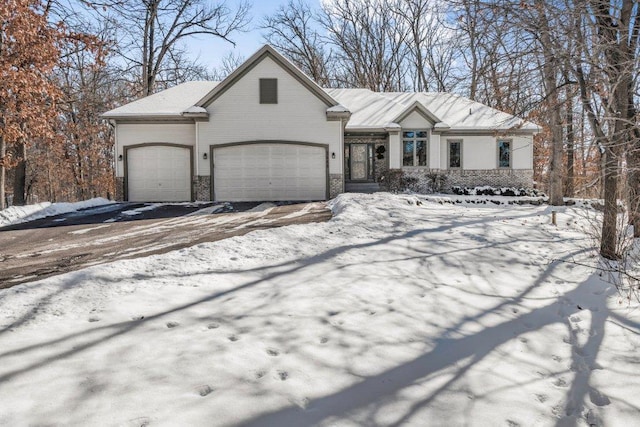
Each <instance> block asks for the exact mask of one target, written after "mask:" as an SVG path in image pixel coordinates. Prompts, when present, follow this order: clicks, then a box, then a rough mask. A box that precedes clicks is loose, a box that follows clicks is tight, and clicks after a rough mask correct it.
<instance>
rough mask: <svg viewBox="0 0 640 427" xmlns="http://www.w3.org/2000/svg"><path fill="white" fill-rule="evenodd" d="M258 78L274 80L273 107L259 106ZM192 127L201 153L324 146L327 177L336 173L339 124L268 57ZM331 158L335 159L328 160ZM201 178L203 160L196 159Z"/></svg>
mask: <svg viewBox="0 0 640 427" xmlns="http://www.w3.org/2000/svg"><path fill="white" fill-rule="evenodd" d="M260 78H277V79H278V103H277V104H260V97H259V95H260V90H259V79H260ZM208 110H209V121H208V122H202V123H200V124H199V125H198V142H199V149H200V151H201V152H204V151H207V152H208V150H209V146H210V145H218V144H228V143H234V142H243V141H259V140H272V141H278V140H280V141H300V142H312V143H319V144H327V145H329V172H330V173H336V174H339V173H342V160H341V159H342V155H341V152H342V148H341V132H342V127H341V124H340V121H327V119H326V110H327V106H326V105H325V103H324V102H322V101H321V100H320V99H318V98H317V97H316V96H315V95H314V94H313V93H311V92H310V91H309V89H307V88H306V87H305V86H303V85H302V84H301V83H300V82H298V81H297V80H296V79H295V78H294V77H293V76H291V75H290V74H289V73H288V72H287V71H286V70H284V69H283V68H281V67H280V66H279V65H278V64H277V63H276V62H274V61H273V60H272V59H271V58H269V57H266V58H265V59H264V60H262V61H261V62H260V63H258V64H257V65H256V66H255V67H254V68H253V69H251V70H250V71H249V72H248V73H247V74H245V75H244V76H243V77H242V78H241V79H240V80H238V81H236V83H235V84H234V85H233V86H231V87H230V88H228V89H227V90H226V91H225V92H224V93H223V94H222V95H220V96H219V97H218V98H217V99H216V100H215V101H213V103H212V104H211V105H210V106H209V107H208ZM331 153H336V158H335V159H332V158H331ZM197 161H198V162H200V164H199V170H200V174H201V175H209V174H210V173H211V172H210V164H209V160H203V159H202V156H201V155H199V156H197Z"/></svg>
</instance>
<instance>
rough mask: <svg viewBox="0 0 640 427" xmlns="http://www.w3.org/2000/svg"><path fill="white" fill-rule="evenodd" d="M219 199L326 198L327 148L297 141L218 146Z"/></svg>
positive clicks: (215, 165) (215, 170)
mask: <svg viewBox="0 0 640 427" xmlns="http://www.w3.org/2000/svg"><path fill="white" fill-rule="evenodd" d="M213 174H214V193H215V198H216V199H217V200H225V201H264V200H273V201H277V200H322V199H325V198H326V180H327V175H326V174H327V170H326V149H325V148H324V147H317V146H308V145H295V144H278V143H264V144H247V145H237V146H230V147H221V148H214V150H213Z"/></svg>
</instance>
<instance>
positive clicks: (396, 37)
mask: <svg viewBox="0 0 640 427" xmlns="http://www.w3.org/2000/svg"><path fill="white" fill-rule="evenodd" d="M639 7H640V6H639V4H638V2H637V1H634V0H551V1H548V0H523V1H519V2H513V1H507V0H452V1H442V0H368V1H364V0H325V1H322V2H320V4H318V3H315V2H313V3H312V2H304V1H302V0H290V1H289V3H287V4H286V5H283V6H281V7H279V8H278V9H276V10H275V11H274V12H273V13H272V14H270V15H269V16H266V17H253V21H250V18H251V17H250V6H249V5H248V4H247V3H235V4H234V5H231V4H225V3H216V2H212V1H205V0H103V1H91V0H49V1H44V0H8V1H5V5H3V6H1V7H0V14H1V15H0V19H1V21H0V25H1V28H0V37H1V38H0V61H1V62H0V72H1V73H2V76H1V77H2V82H0V85H2V86H1V88H2V89H1V91H0V102H1V103H0V159H1V166H2V167H3V168H5V169H6V170H7V178H8V180H7V182H6V187H7V188H9V189H13V198H14V199H13V200H14V203H15V202H20V201H22V198H24V197H27V196H30V195H36V196H37V197H38V198H39V199H41V200H42V199H47V200H52V201H55V200H75V199H80V198H87V197H92V196H110V195H112V194H113V171H112V163H113V158H112V156H113V149H112V144H113V141H112V137H113V136H112V130H111V128H110V127H109V125H108V124H106V123H104V122H103V121H101V120H100V119H99V117H98V115H99V114H100V113H101V112H104V111H106V110H108V109H110V108H112V107H114V106H116V105H120V104H122V103H124V102H127V101H129V100H132V99H135V98H137V97H140V96H143V95H146V94H150V93H153V92H155V91H158V90H160V89H163V88H166V87H169V86H172V85H175V84H178V83H180V82H183V81H188V80H193V79H220V78H222V77H224V76H225V75H226V74H227V73H228V72H229V71H231V70H232V69H233V68H234V67H235V66H236V65H237V64H238V63H239V62H240V59H241V58H238V57H237V56H234V55H232V54H231V55H228V56H227V57H225V59H224V61H223V66H221V67H220V68H219V69H217V70H207V69H206V67H204V66H202V65H201V64H199V63H198V62H197V61H194V60H192V59H190V56H189V55H188V54H187V53H188V51H187V45H186V43H185V42H186V41H188V40H189V38H191V37H193V36H195V35H198V36H200V37H215V38H221V39H225V40H228V41H230V42H232V40H233V35H234V34H235V33H236V32H237V31H243V30H249V29H250V28H252V27H253V28H255V27H259V28H261V30H262V32H263V35H264V38H265V41H267V42H269V43H270V44H272V45H273V46H274V47H275V48H277V49H278V50H280V51H281V52H282V53H283V54H284V55H286V56H287V57H288V58H290V59H291V60H292V61H293V62H294V63H295V64H296V65H298V66H299V67H300V68H301V69H302V70H303V71H305V72H306V73H307V74H308V75H309V76H310V77H312V78H313V79H314V80H315V81H317V82H318V83H319V84H320V85H323V86H330V87H365V88H370V89H372V90H376V91H403V90H412V91H448V92H454V93H459V94H461V95H463V96H467V97H469V98H471V99H473V100H476V101H479V102H481V103H484V104H487V105H489V106H492V107H495V108H497V109H499V110H502V111H505V112H508V113H511V114H515V115H518V116H520V117H523V118H526V119H528V120H530V121H533V122H535V123H538V124H539V125H541V126H542V129H543V130H542V132H541V133H540V134H539V135H538V136H537V137H536V139H535V146H534V155H535V159H534V173H535V179H536V181H537V183H538V186H539V188H541V189H543V190H544V191H546V192H547V193H548V194H549V196H550V203H551V204H556V205H557V204H561V203H562V197H563V196H565V197H566V196H568V197H572V196H575V197H603V198H604V199H605V215H604V224H603V229H602V233H603V236H604V238H603V239H602V246H601V252H602V254H603V255H604V256H605V257H607V258H615V257H616V256H617V255H618V252H619V248H618V247H617V240H616V236H617V235H618V233H619V226H618V225H617V224H616V219H617V212H618V208H617V205H616V201H617V200H618V199H622V200H624V201H625V203H626V205H627V208H628V212H629V216H630V221H631V223H633V224H635V225H636V227H635V230H636V235H638V234H640V215H638V211H639V210H640V169H639V168H638V165H639V164H640V162H639V160H640V127H639V123H638V122H639V113H638V110H637V105H638V100H639V95H640V89H639V81H638V74H639V72H640V64H639V63H638V62H639V58H640V52H639V49H640V46H639V38H640V16H639ZM25 17H28V18H25ZM26 21H28V22H29V24H26V23H25V22H26ZM251 22H252V23H251ZM250 24H251V26H250ZM22 25H24V26H25V28H23V27H21V26H22ZM32 32H33V34H32V35H30V34H31V33H32ZM43 40H44V41H43ZM34 46H35V47H34ZM47 46H49V47H47ZM35 52H38V53H37V54H36V53H35ZM221 56H223V53H222V52H221ZM24 76H29V77H28V78H27V77H24ZM29 79H33V80H29ZM3 150H4V151H3ZM5 151H6V153H5ZM25 159H26V160H25ZM0 179H2V178H0ZM0 184H3V183H0ZM0 187H2V188H4V187H5V185H0ZM0 191H1V190H0Z"/></svg>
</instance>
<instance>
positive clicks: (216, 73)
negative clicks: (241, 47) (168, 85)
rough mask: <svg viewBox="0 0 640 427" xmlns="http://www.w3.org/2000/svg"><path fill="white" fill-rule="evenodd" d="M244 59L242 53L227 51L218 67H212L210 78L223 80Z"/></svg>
mask: <svg viewBox="0 0 640 427" xmlns="http://www.w3.org/2000/svg"><path fill="white" fill-rule="evenodd" d="M244 61H245V58H244V57H243V56H242V55H234V54H233V52H229V53H228V54H227V55H226V56H224V57H223V58H222V63H221V64H220V65H219V66H218V67H216V68H214V70H213V72H212V73H211V75H210V77H211V80H217V81H221V80H224V79H225V78H226V77H227V76H228V75H229V74H231V73H232V72H233V71H234V70H235V69H236V68H238V67H239V66H240V65H241V64H242V63H243V62H244Z"/></svg>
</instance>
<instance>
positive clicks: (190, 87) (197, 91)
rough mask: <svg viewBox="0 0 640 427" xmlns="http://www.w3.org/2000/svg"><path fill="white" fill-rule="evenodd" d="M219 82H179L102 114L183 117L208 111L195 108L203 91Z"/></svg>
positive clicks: (112, 117)
mask: <svg viewBox="0 0 640 427" xmlns="http://www.w3.org/2000/svg"><path fill="white" fill-rule="evenodd" d="M218 84H219V82H212V81H195V82H187V83H182V84H179V85H178V86H174V87H172V88H169V89H166V90H163V91H162V92H158V93H154V94H153V95H149V96H146V97H144V98H140V99H138V100H137V101H133V102H130V103H128V104H125V105H123V106H121V107H118V108H115V109H113V110H111V111H107V112H106V113H104V114H102V117H103V118H105V119H150V118H167V119H181V118H185V117H193V116H194V115H198V114H203V113H206V111H204V110H201V109H194V108H193V107H194V106H195V104H196V102H198V100H200V99H201V98H202V94H203V93H208V92H210V91H211V90H212V89H213V88H215V87H216V86H217V85H218Z"/></svg>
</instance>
